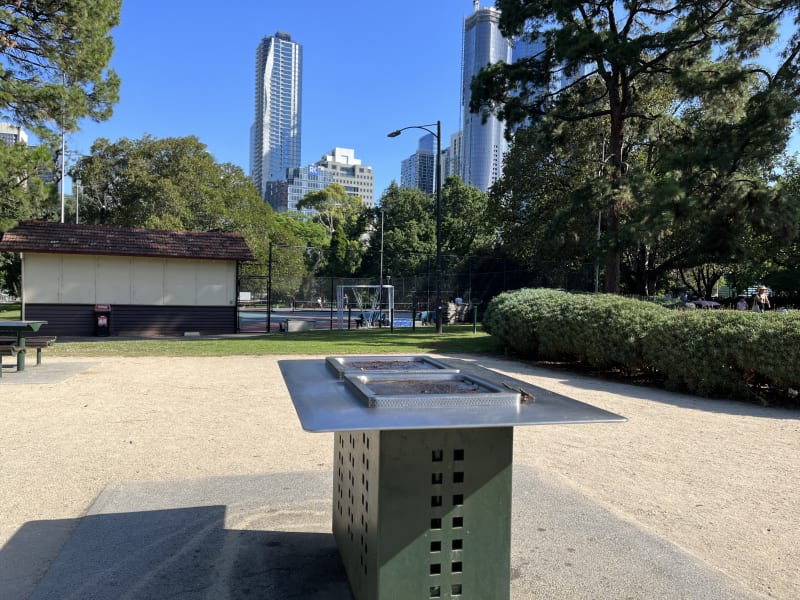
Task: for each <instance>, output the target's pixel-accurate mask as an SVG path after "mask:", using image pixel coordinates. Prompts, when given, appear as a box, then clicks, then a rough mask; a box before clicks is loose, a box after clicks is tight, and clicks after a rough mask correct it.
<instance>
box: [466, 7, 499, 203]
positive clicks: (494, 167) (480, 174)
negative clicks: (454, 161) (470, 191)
mask: <svg viewBox="0 0 800 600" xmlns="http://www.w3.org/2000/svg"><path fill="white" fill-rule="evenodd" d="M473 6H474V9H475V10H474V12H473V13H472V14H471V15H470V16H469V17H467V18H466V19H465V20H464V44H463V47H464V49H463V61H462V75H461V106H462V114H463V115H464V123H463V128H462V131H461V134H462V138H461V148H460V150H461V153H460V154H461V155H460V160H461V163H460V164H461V178H462V179H463V180H464V182H465V183H467V184H472V185H474V186H475V187H476V188H478V189H479V190H481V191H483V192H485V191H487V190H488V189H489V188H490V187H491V186H492V184H493V183H494V182H495V181H497V179H499V178H500V176H501V175H502V174H503V156H504V154H505V153H506V152H507V151H508V142H507V141H506V139H505V135H504V133H505V125H504V123H503V122H502V121H500V120H499V119H498V118H497V117H495V116H494V115H492V116H490V117H489V119H488V120H487V121H486V123H481V115H480V114H473V113H471V112H470V110H469V102H470V98H471V96H472V94H471V91H470V83H471V82H472V78H473V77H474V76H475V75H477V73H478V71H480V70H481V69H482V68H483V67H485V66H487V65H489V64H492V63H496V62H498V61H503V62H510V61H511V42H510V41H509V40H508V39H506V38H504V37H503V35H502V34H501V33H500V28H499V23H500V11H499V10H498V9H496V8H494V7H490V8H481V7H480V3H479V2H478V1H477V0H476V1H475V2H473Z"/></svg>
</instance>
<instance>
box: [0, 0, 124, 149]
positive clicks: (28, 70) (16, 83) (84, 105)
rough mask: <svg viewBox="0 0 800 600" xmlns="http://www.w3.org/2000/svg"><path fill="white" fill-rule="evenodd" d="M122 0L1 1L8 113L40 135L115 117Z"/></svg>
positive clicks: (2, 88) (0, 75) (2, 76)
mask: <svg viewBox="0 0 800 600" xmlns="http://www.w3.org/2000/svg"><path fill="white" fill-rule="evenodd" d="M120 7H121V0H37V1H36V2H32V1H27V0H26V1H19V0H11V1H7V2H2V3H0V54H2V60H0V81H1V82H2V83H0V110H3V111H4V112H5V113H6V114H7V115H9V116H10V117H11V119H12V120H13V121H15V122H17V123H20V124H21V125H25V126H26V127H28V128H29V129H31V130H32V131H34V132H36V133H37V135H39V136H40V137H46V133H47V132H48V131H49V132H51V133H54V134H58V133H60V132H61V130H62V128H63V129H64V130H66V131H74V130H76V129H78V121H79V120H80V119H81V118H86V117H88V118H91V119H94V120H97V121H101V120H105V119H108V118H109V117H110V116H111V112H112V108H113V105H114V104H115V103H116V102H117V99H118V94H119V84H120V81H119V78H118V77H117V75H116V73H115V72H114V71H113V70H110V69H108V64H109V61H110V60H111V55H112V52H113V50H114V43H113V40H112V38H111V35H110V31H111V29H112V28H113V27H115V26H116V25H118V24H119V15H120Z"/></svg>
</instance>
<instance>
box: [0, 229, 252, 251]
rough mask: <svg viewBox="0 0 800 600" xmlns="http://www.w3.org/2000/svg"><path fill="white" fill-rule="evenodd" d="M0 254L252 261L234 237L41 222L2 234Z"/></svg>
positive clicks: (239, 236) (246, 247)
mask: <svg viewBox="0 0 800 600" xmlns="http://www.w3.org/2000/svg"><path fill="white" fill-rule="evenodd" d="M0 251H3V252H50V253H59V254H98V255H114V256H146V257H153V258H197V259H207V260H241V261H247V260H253V253H252V252H251V250H250V248H249V246H248V245H247V243H246V242H245V241H244V238H243V237H242V236H241V234H238V233H220V232H214V231H209V232H207V231H203V232H201V231H158V230H155V229H131V228H128V227H105V226H102V225H76V224H71V223H51V222H43V221H20V222H19V224H18V225H17V226H16V227H14V228H13V229H10V230H8V231H6V232H5V233H4V234H3V239H2V241H0Z"/></svg>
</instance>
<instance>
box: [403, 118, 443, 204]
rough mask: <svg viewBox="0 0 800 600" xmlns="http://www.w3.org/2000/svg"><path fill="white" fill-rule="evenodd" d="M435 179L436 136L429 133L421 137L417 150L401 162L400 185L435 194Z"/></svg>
mask: <svg viewBox="0 0 800 600" xmlns="http://www.w3.org/2000/svg"><path fill="white" fill-rule="evenodd" d="M435 181H436V136H435V135H433V134H432V133H429V134H427V135H424V136H422V137H421V138H420V139H419V145H418V147H417V151H416V152H414V154H412V155H411V156H409V157H408V158H406V159H404V160H403V161H402V162H401V164H400V186H401V187H406V188H417V189H420V190H422V191H423V192H425V193H426V194H433V192H434V188H435V186H434V182H435Z"/></svg>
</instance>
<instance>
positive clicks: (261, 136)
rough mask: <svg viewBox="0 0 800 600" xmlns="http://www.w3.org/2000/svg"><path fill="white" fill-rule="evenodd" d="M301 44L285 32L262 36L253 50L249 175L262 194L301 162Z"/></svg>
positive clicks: (264, 194)
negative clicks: (254, 89) (252, 110)
mask: <svg viewBox="0 0 800 600" xmlns="http://www.w3.org/2000/svg"><path fill="white" fill-rule="evenodd" d="M302 73H303V47H302V46H301V45H300V44H298V43H297V42H294V41H292V38H291V36H290V35H289V34H288V33H284V32H281V31H279V32H277V33H276V34H275V35H273V36H269V37H265V38H264V39H263V40H261V42H260V43H259V45H258V48H257V50H256V93H255V119H254V121H253V125H252V127H251V128H250V176H251V177H252V178H253V181H255V183H256V185H257V186H258V188H259V190H261V194H262V197H264V198H265V199H266V197H267V183H268V182H272V181H286V180H287V174H288V173H289V172H290V171H291V170H292V169H296V168H298V167H299V166H300V137H301V130H302V119H301V98H302Z"/></svg>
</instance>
